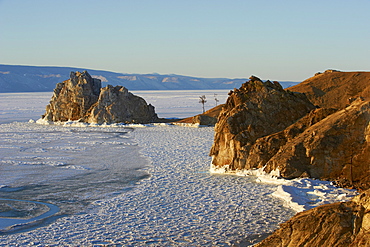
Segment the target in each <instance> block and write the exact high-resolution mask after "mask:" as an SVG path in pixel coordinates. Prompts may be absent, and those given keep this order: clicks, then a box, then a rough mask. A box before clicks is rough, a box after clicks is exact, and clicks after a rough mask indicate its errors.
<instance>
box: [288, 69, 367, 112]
mask: <svg viewBox="0 0 370 247" xmlns="http://www.w3.org/2000/svg"><path fill="white" fill-rule="evenodd" d="M288 90H290V91H293V92H301V93H305V94H306V95H307V97H308V99H309V100H310V101H311V102H312V103H313V104H315V105H318V106H320V107H326V108H328V107H332V108H337V109H342V108H344V107H346V106H348V104H350V103H351V101H352V100H353V99H356V98H359V97H362V98H364V99H365V100H370V72H341V71H337V70H326V71H325V72H324V73H316V75H315V76H313V77H311V78H309V79H307V80H305V81H303V82H302V83H300V84H298V85H296V86H293V87H290V88H288Z"/></svg>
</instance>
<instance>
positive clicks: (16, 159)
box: [0, 91, 350, 246]
mask: <svg viewBox="0 0 370 247" xmlns="http://www.w3.org/2000/svg"><path fill="white" fill-rule="evenodd" d="M226 93H227V91H226V92H225V94H226ZM166 94H167V95H168V94H169V92H165V93H161V92H152V93H151V94H150V93H149V92H147V93H146V96H145V95H143V96H144V98H146V97H147V98H152V99H153V100H155V99H157V101H156V102H150V100H148V102H150V103H152V104H153V105H155V106H157V105H159V107H158V106H157V108H156V110H158V109H161V111H162V113H160V112H161V111H157V112H158V113H159V117H170V116H167V115H165V114H166V113H165V111H166V110H165V109H166V108H165V106H166V105H167V107H168V109H171V110H170V111H171V114H172V113H174V112H176V111H177V110H176V109H178V114H177V116H175V117H187V116H189V115H181V111H182V108H184V107H185V108H186V107H187V106H188V108H189V109H188V110H189V111H188V112H197V111H198V110H199V111H200V110H201V105H200V104H199V103H198V101H197V97H198V96H200V95H203V94H205V93H204V92H202V91H199V92H192V94H193V95H194V96H193V97H189V95H186V94H185V96H181V95H176V94H174V93H172V95H173V100H171V97H170V98H168V99H166V96H165V95H166ZM219 94H220V93H219ZM4 95H5V96H6V97H7V99H6V100H4V99H3V98H2V97H5V96H4ZM11 95H12V94H3V95H2V94H0V102H8V100H9V99H11ZM25 95H26V96H27V97H26V98H27V101H22V100H21V99H20V98H17V102H18V103H14V107H13V108H11V109H10V110H9V109H5V108H3V105H1V108H0V116H4V118H3V119H5V121H3V120H1V122H0V123H2V124H0V157H1V160H0V205H1V203H2V202H4V199H14V200H24V203H31V204H32V203H33V202H34V204H35V203H39V202H43V203H50V204H53V205H55V206H57V207H58V208H59V210H60V211H59V212H58V213H56V215H58V214H63V215H60V216H63V217H60V216H58V217H54V218H51V219H50V220H49V221H47V222H40V223H42V224H39V225H34V226H33V228H32V227H31V228H29V229H26V230H23V231H21V232H15V233H9V232H6V231H5V233H3V234H0V246H17V245H19V246H27V245H33V246H104V245H108V246H231V245H233V244H236V245H237V244H238V243H239V242H240V241H242V240H243V239H245V238H247V239H248V240H250V243H254V242H255V241H256V240H257V239H259V238H260V237H261V236H265V234H266V233H269V232H271V231H273V230H274V229H276V228H277V227H278V224H280V223H282V222H284V221H285V220H287V219H289V218H290V217H291V216H293V215H294V213H295V211H294V210H292V209H291V208H294V209H295V210H297V211H299V210H301V209H302V208H299V206H297V207H293V206H291V205H289V202H294V199H292V198H298V196H297V195H300V196H301V197H300V198H301V199H302V200H303V201H304V200H307V198H308V199H309V200H310V202H308V201H304V202H303V203H302V205H304V204H310V203H311V202H312V201H315V203H319V202H318V201H319V200H321V199H322V198H325V197H324V196H323V195H324V194H325V193H329V194H330V191H333V190H334V189H335V188H332V187H330V184H329V183H326V182H320V181H315V180H308V179H306V180H297V181H287V180H281V179H280V180H278V179H275V178H271V177H267V176H265V177H263V176H255V175H258V174H254V175H253V174H252V175H251V176H240V175H241V174H234V175H226V174H215V173H210V169H209V168H210V163H211V158H210V157H209V156H208V152H209V149H210V147H211V145H212V142H213V135H214V132H213V128H211V127H204V128H187V127H181V126H173V125H167V124H162V125H153V126H152V127H146V126H141V127H140V128H138V127H134V126H130V127H127V126H126V127H122V126H115V127H114V126H96V127H84V128H81V126H80V127H76V126H74V125H73V124H72V123H71V124H69V127H65V126H60V125H47V126H45V125H39V124H36V123H35V122H34V121H28V119H29V118H32V119H34V120H36V119H38V118H39V115H38V114H39V112H41V114H42V113H43V111H44V107H45V106H46V104H47V103H48V100H49V99H50V98H49V97H45V102H44V103H43V104H40V107H42V109H39V108H40V107H36V105H37V103H36V104H33V103H32V102H33V101H35V100H36V99H35V95H37V93H36V94H35V93H30V94H25ZM45 95H46V93H45ZM15 96H16V97H18V94H15ZM49 96H50V94H49ZM209 97H211V96H209ZM224 97H225V98H226V96H224ZM188 98H191V99H188ZM37 100H39V99H37ZM194 102H195V103H194ZM27 108H30V109H33V110H32V111H29V112H28V113H27V114H25V115H23V116H22V115H21V114H23V113H25V112H27ZM20 109H21V110H20ZM17 112H18V115H17ZM36 113H37V114H36ZM198 113H199V112H198ZM32 114H33V115H32ZM161 114H162V115H161ZM185 114H187V113H185ZM10 115H12V116H16V117H14V119H15V120H17V121H20V122H14V121H11V119H12V116H10ZM192 115H195V114H192ZM171 116H172V115H171ZM257 180H258V181H257ZM275 180H276V181H275ZM299 183H301V188H299ZM287 188H288V189H287ZM296 189H298V190H296ZM300 190H301V191H300ZM302 191H304V193H301V192H302ZM346 193H348V194H349V193H350V192H347V191H342V192H341V193H339V194H338V197H337V198H331V199H330V200H329V199H328V201H327V202H329V201H333V200H335V199H338V200H341V199H344V198H347V197H346V196H347V194H346ZM272 195H276V196H278V197H276V196H272ZM333 197H335V196H333ZM328 198H330V196H329V197H328ZM5 201H6V200H5ZM8 203H9V204H11V205H14V204H12V203H11V201H8ZM299 203H300V202H299V201H298V204H299ZM298 204H297V205H298ZM32 205H33V204H32ZM15 206H17V204H15ZM27 207H28V208H30V207H31V206H27ZM32 207H34V206H32ZM39 207H41V206H39ZM45 210H46V209H45V208H43V209H42V210H39V211H41V212H39V211H38V213H35V215H34V216H36V217H37V216H41V217H42V213H43V212H44V211H45ZM0 217H1V213H0ZM7 218H9V217H7ZM0 221H1V218H0ZM0 225H1V224H0ZM3 230H4V229H3Z"/></svg>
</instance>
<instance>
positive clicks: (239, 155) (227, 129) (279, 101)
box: [210, 76, 315, 170]
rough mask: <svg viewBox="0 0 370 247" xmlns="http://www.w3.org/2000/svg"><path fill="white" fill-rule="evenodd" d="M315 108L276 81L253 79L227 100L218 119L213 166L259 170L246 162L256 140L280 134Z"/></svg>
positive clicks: (301, 96) (300, 95) (254, 165)
mask: <svg viewBox="0 0 370 247" xmlns="http://www.w3.org/2000/svg"><path fill="white" fill-rule="evenodd" d="M313 109H315V107H314V105H313V104H311V103H310V102H309V101H308V99H307V98H306V96H305V95H304V94H300V93H292V92H288V91H285V90H284V89H283V88H282V87H281V85H280V84H279V83H278V82H270V81H266V82H263V81H261V80H260V79H259V78H257V77H254V76H252V77H251V78H250V81H248V82H246V83H244V84H243V85H242V87H241V88H240V89H235V90H234V91H231V92H230V93H229V98H228V99H227V101H226V104H225V106H224V107H223V108H222V111H221V113H220V115H219V117H218V122H217V124H216V126H215V138H214V143H213V146H212V149H211V152H210V155H211V156H212V157H213V160H212V164H213V165H214V166H216V167H225V168H227V169H229V170H240V169H251V168H258V165H257V164H256V163H250V162H248V156H249V152H250V150H251V149H252V148H253V145H254V144H255V143H256V141H257V140H258V139H259V138H261V137H265V136H267V135H271V134H274V133H277V132H280V131H283V130H284V129H285V128H287V127H288V126H289V125H291V124H293V123H295V122H296V121H297V120H298V119H300V118H302V117H303V116H304V115H306V114H307V113H308V112H310V111H311V110H313Z"/></svg>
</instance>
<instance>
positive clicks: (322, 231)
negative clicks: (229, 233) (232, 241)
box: [255, 190, 370, 247]
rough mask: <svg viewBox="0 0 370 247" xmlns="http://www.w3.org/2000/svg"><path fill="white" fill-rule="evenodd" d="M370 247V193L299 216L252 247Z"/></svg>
mask: <svg viewBox="0 0 370 247" xmlns="http://www.w3.org/2000/svg"><path fill="white" fill-rule="evenodd" d="M265 246H266V247H267V246H268V247H271V246H274V247H296V246H301V247H312V246H320V247H342V246H349V247H357V246H370V190H367V191H365V192H364V193H362V194H361V195H358V196H356V197H355V198H354V199H352V200H351V201H349V202H340V203H333V204H327V205H322V206H319V207H316V208H313V209H310V210H307V211H304V212H301V213H298V214H297V215H295V216H294V217H293V218H291V219H290V220H288V221H287V222H285V223H283V224H281V225H280V228H279V229H278V230H276V231H275V232H274V233H273V234H272V235H270V236H269V237H268V238H266V239H265V240H263V241H262V242H260V243H258V244H256V245H255V247H265Z"/></svg>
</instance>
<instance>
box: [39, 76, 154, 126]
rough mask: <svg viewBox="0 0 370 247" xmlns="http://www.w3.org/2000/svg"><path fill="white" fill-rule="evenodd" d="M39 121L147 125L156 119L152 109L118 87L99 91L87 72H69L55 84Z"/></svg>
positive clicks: (98, 85) (97, 81)
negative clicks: (67, 77) (66, 78)
mask: <svg viewBox="0 0 370 247" xmlns="http://www.w3.org/2000/svg"><path fill="white" fill-rule="evenodd" d="M43 119H45V120H47V121H53V122H57V121H62V122H63V121H69V120H72V121H75V120H79V121H81V122H87V123H98V124H102V123H121V122H123V123H149V122H152V121H155V120H157V119H158V117H157V114H155V111H154V107H153V106H152V105H150V104H149V105H148V104H147V103H146V101H145V100H144V99H143V98H141V97H139V96H135V95H133V94H132V93H130V92H128V90H127V89H126V88H124V87H122V86H117V87H113V86H111V85H108V86H107V87H104V88H101V81H100V80H99V79H96V78H92V77H91V76H90V75H89V73H88V72H87V71H84V72H82V73H80V72H71V75H70V79H69V80H66V81H64V82H61V83H58V84H57V85H56V88H55V89H54V94H53V96H52V99H51V101H50V104H49V105H47V107H46V113H45V115H44V116H43Z"/></svg>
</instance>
